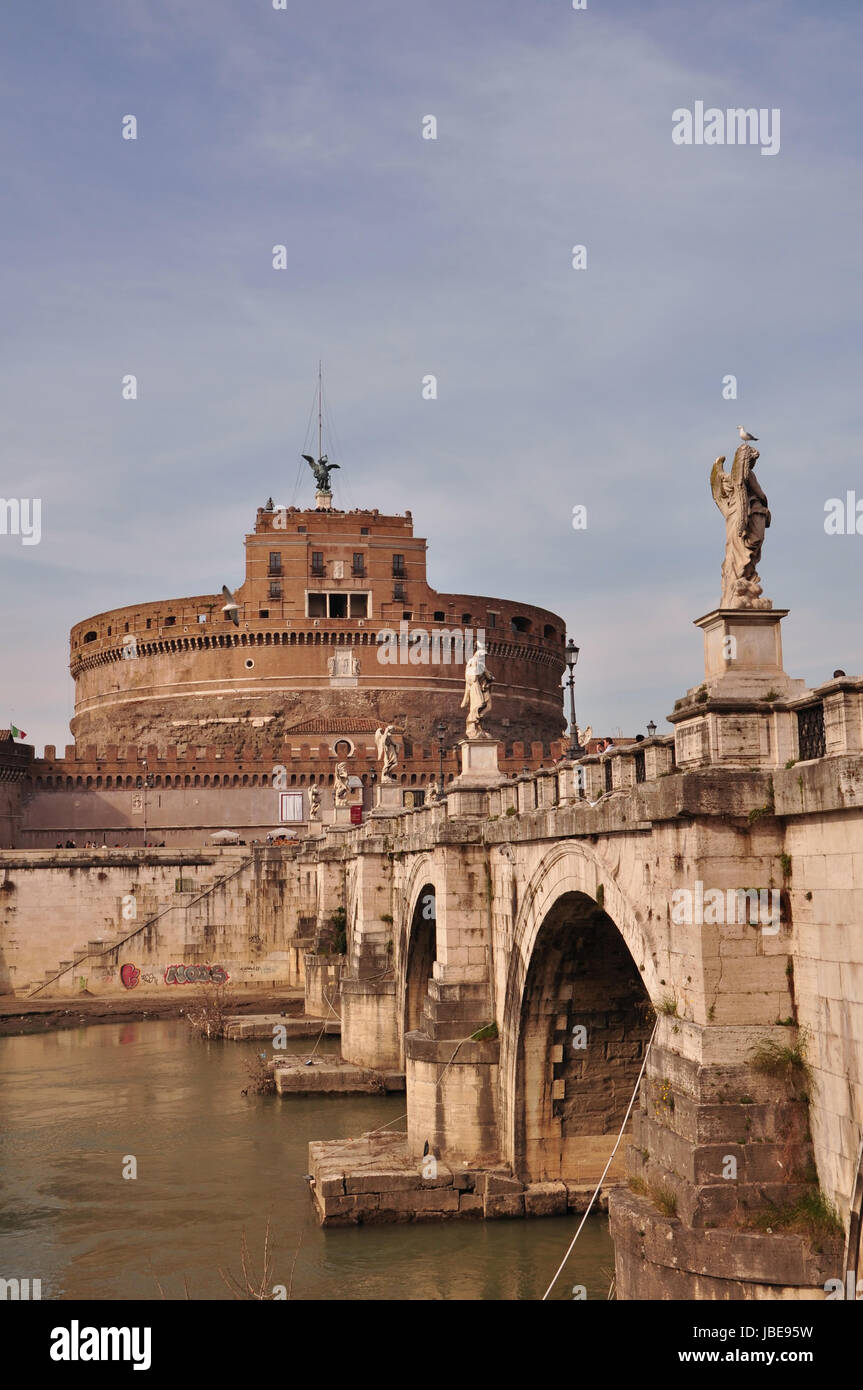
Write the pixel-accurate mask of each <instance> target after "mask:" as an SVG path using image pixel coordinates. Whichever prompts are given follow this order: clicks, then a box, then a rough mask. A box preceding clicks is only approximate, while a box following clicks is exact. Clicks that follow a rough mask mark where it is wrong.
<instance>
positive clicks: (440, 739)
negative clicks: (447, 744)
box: [435, 724, 446, 796]
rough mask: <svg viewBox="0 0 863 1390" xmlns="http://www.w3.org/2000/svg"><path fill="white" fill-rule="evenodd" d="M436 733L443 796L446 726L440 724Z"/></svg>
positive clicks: (442, 793)
mask: <svg viewBox="0 0 863 1390" xmlns="http://www.w3.org/2000/svg"><path fill="white" fill-rule="evenodd" d="M435 733H436V734H437V746H438V752H439V754H440V794H441V796H443V795H444V789H443V744H444V739H445V738H446V724H438V725H437V727H436V729H435Z"/></svg>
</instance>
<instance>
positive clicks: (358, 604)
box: [351, 594, 369, 618]
mask: <svg viewBox="0 0 863 1390" xmlns="http://www.w3.org/2000/svg"><path fill="white" fill-rule="evenodd" d="M368 616H369V596H368V594H351V617H352V618H367V617H368Z"/></svg>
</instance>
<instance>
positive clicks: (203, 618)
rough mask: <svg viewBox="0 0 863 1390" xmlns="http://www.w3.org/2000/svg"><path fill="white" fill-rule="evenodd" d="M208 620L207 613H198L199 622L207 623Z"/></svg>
mask: <svg viewBox="0 0 863 1390" xmlns="http://www.w3.org/2000/svg"><path fill="white" fill-rule="evenodd" d="M206 621H207V615H206V613H199V614H198V622H199V623H205V622H206Z"/></svg>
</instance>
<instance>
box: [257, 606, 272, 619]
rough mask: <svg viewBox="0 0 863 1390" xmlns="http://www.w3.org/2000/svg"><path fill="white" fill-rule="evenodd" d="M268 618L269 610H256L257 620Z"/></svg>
mask: <svg viewBox="0 0 863 1390" xmlns="http://www.w3.org/2000/svg"><path fill="white" fill-rule="evenodd" d="M269 616H270V610H269V608H259V609H258V617H259V618H268V617H269Z"/></svg>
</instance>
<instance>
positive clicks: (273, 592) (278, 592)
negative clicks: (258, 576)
mask: <svg viewBox="0 0 863 1390" xmlns="http://www.w3.org/2000/svg"><path fill="white" fill-rule="evenodd" d="M269 596H270V598H281V597H282V586H281V584H280V583H279V581H278V579H271V580H270V595H269Z"/></svg>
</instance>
